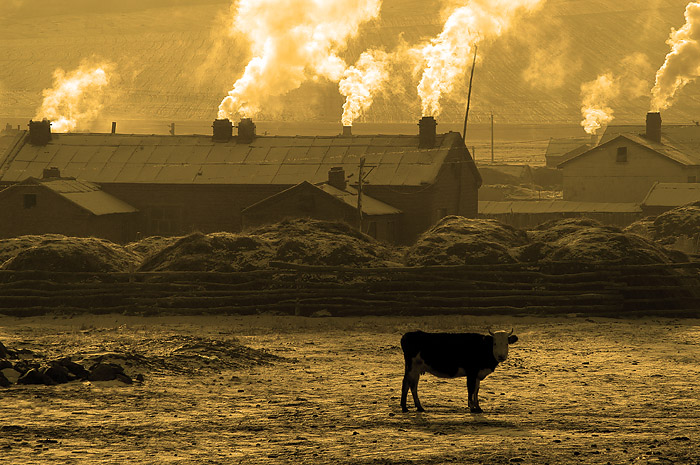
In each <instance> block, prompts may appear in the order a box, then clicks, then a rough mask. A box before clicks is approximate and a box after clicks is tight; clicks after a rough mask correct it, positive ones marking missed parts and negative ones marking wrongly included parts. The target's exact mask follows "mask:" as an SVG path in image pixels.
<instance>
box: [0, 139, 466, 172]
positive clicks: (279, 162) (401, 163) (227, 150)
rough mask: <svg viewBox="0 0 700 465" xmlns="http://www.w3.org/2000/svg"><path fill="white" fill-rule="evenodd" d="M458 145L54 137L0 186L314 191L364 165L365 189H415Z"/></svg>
mask: <svg viewBox="0 0 700 465" xmlns="http://www.w3.org/2000/svg"><path fill="white" fill-rule="evenodd" d="M460 142H461V137H460V135H459V134H458V133H447V134H439V135H438V136H437V138H436V148H435V149H430V150H425V149H418V136H417V135H407V136H396V135H391V136H381V135H378V136H353V137H342V136H334V137H304V136H296V137H282V136H272V137H267V136H261V137H258V138H256V139H255V140H253V142H252V143H251V144H237V143H236V142H235V140H232V141H231V142H228V143H216V142H213V141H212V140H211V137H209V136H159V135H154V136H143V135H120V134H83V133H81V134H57V135H55V137H54V138H53V140H52V141H51V142H50V143H49V144H48V145H47V146H44V147H36V146H32V145H29V144H24V145H23V146H22V147H21V149H19V151H18V153H17V154H16V156H14V157H13V159H12V160H11V161H10V162H9V163H8V165H7V166H6V169H5V170H4V171H3V172H2V173H0V181H3V182H19V181H22V180H23V179H26V178H28V177H36V178H38V177H40V176H41V175H42V172H43V170H44V168H49V167H57V168H59V169H60V170H61V174H62V175H64V176H69V177H74V178H78V179H87V180H88V181H92V182H96V183H112V182H121V183H192V182H195V183H202V184H207V183H209V184H218V183H224V184H268V183H269V184H297V183H299V182H301V181H309V182H311V183H319V182H322V181H325V180H326V176H327V173H328V170H329V169H330V168H331V167H333V166H342V167H343V168H344V169H345V171H346V173H347V174H348V175H349V174H351V173H355V179H356V178H357V171H358V167H359V159H360V157H365V158H366V163H367V165H372V166H375V167H376V168H375V169H374V170H373V171H372V172H371V173H370V175H369V176H368V177H367V182H369V183H371V184H376V185H421V184H425V183H431V182H433V181H434V180H435V177H436V176H437V173H438V171H439V169H440V167H441V166H442V164H443V162H444V160H445V158H446V157H447V154H448V152H449V150H450V148H451V147H452V146H453V145H456V144H458V143H460ZM475 171H476V170H475ZM477 176H478V172H477Z"/></svg>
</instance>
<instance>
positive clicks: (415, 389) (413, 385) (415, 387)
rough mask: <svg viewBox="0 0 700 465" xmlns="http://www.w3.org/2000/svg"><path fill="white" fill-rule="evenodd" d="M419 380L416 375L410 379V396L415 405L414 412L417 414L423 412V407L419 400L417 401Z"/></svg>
mask: <svg viewBox="0 0 700 465" xmlns="http://www.w3.org/2000/svg"><path fill="white" fill-rule="evenodd" d="M419 379H420V375H416V376H415V377H414V378H413V379H412V383H411V385H410V386H411V395H412V396H413V402H414V403H415V404H416V410H418V411H419V412H425V410H424V409H423V406H422V405H421V404H420V399H418V380H419Z"/></svg>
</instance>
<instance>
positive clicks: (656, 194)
mask: <svg viewBox="0 0 700 465" xmlns="http://www.w3.org/2000/svg"><path fill="white" fill-rule="evenodd" d="M697 201H700V184H696V183H675V182H660V183H656V184H654V185H653V186H652V188H651V189H650V190H649V193H648V194H647V196H646V198H645V199H644V201H643V202H642V205H643V206H645V207H680V206H682V205H687V204H689V203H693V202H697Z"/></svg>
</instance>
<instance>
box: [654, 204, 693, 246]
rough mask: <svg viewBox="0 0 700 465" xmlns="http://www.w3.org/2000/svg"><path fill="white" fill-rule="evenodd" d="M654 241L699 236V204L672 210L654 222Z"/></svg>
mask: <svg viewBox="0 0 700 465" xmlns="http://www.w3.org/2000/svg"><path fill="white" fill-rule="evenodd" d="M653 230H654V239H656V240H665V239H675V238H679V237H682V236H687V237H696V236H697V235H698V234H700V202H695V203H691V204H689V205H684V206H682V207H677V208H674V209H673V210H669V211H667V212H664V213H662V214H660V215H659V216H658V217H656V219H655V220H654V227H653Z"/></svg>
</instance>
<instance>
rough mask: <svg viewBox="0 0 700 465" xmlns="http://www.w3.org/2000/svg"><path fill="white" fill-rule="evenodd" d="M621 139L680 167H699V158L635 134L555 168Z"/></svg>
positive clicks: (585, 152)
mask: <svg viewBox="0 0 700 465" xmlns="http://www.w3.org/2000/svg"><path fill="white" fill-rule="evenodd" d="M622 139H624V140H627V141H629V142H632V143H635V144H637V145H640V146H642V147H645V148H647V149H649V150H651V151H653V152H656V153H658V154H659V155H661V156H664V157H666V158H668V159H669V160H672V161H674V162H676V163H679V164H681V165H689V166H693V165H700V158H696V157H694V156H691V155H689V154H687V153H685V152H682V151H680V150H679V149H677V148H676V147H674V146H672V145H670V144H669V143H668V141H666V140H665V139H663V138H662V143H660V144H659V143H657V142H653V141H651V140H649V139H647V138H646V137H642V136H639V135H636V134H621V135H619V136H617V137H615V138H613V139H610V140H608V141H607V142H605V143H603V144H600V145H598V146H597V147H593V148H591V149H589V150H586V151H584V152H582V153H580V154H578V155H576V156H575V157H572V158H569V159H566V160H564V161H562V162H561V163H559V164H558V165H557V167H561V166H564V165H566V164H567V163H569V162H570V161H572V160H576V159H579V158H581V157H585V156H586V155H587V154H589V153H591V152H592V151H594V150H598V149H599V148H605V147H607V146H608V145H611V144H612V143H613V142H615V141H619V140H622ZM699 156H700V154H699Z"/></svg>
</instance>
